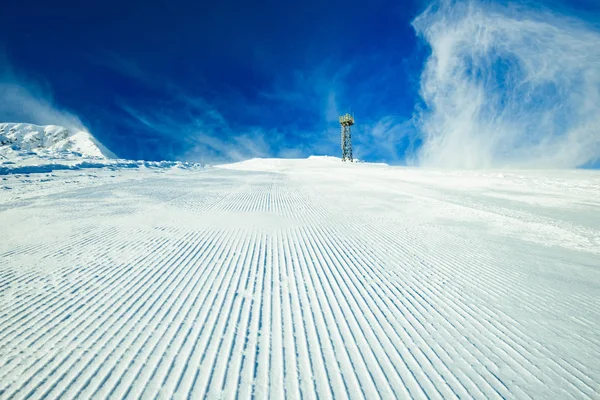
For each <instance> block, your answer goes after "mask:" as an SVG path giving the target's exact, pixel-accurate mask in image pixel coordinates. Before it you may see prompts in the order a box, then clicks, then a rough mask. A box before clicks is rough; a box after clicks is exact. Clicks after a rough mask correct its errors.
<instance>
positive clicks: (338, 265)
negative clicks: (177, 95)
mask: <svg viewBox="0 0 600 400" xmlns="http://www.w3.org/2000/svg"><path fill="white" fill-rule="evenodd" d="M2 179H3V181H2V183H1V184H2V185H3V188H2V190H0V227H2V229H3V232H2V233H3V234H2V241H0V398H2V399H4V398H7V399H8V398H27V397H31V398H42V397H48V398H57V397H61V398H109V397H110V398H123V397H128V398H138V397H141V398H158V397H160V398H171V397H175V398H203V397H208V398H227V399H233V398H241V399H247V398H250V397H251V396H255V397H257V398H266V397H271V398H276V399H280V398H284V397H286V398H301V397H302V398H316V397H317V396H319V397H321V398H331V397H336V398H353V399H354V398H356V399H364V398H367V399H372V398H408V397H413V398H457V397H460V398H481V399H483V398H529V397H531V398H540V399H549V398H599V397H600V361H599V360H600V333H599V332H600V331H599V329H598V326H600V308H598V304H600V269H599V268H600V262H599V260H600V212H599V210H600V197H598V193H600V174H598V172H596V171H554V172H552V171H544V172H535V171H510V172H506V171H489V172H485V173H476V172H464V171H463V172H452V171H445V172H444V171H433V170H430V171H428V170H419V169H407V168H398V167H387V166H383V165H369V164H358V165H357V164H354V165H351V164H342V163H341V162H339V161H337V160H332V159H320V158H313V159H309V160H251V161H248V162H245V163H240V164H234V165H229V166H223V167H221V168H212V169H202V170H181V169H156V170H151V169H140V170H131V169H121V170H119V169H117V170H114V171H108V170H104V169H100V170H79V171H56V172H55V173H52V174H35V175H31V176H29V177H25V176H23V175H16V174H12V175H6V176H4V177H3V178H2Z"/></svg>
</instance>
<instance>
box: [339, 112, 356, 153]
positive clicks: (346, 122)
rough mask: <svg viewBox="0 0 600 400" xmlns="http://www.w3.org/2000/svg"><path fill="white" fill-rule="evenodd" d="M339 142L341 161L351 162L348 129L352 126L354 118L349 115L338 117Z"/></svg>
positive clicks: (350, 140)
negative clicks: (340, 145) (339, 126)
mask: <svg viewBox="0 0 600 400" xmlns="http://www.w3.org/2000/svg"><path fill="white" fill-rule="evenodd" d="M340 125H341V140H342V143H341V144H342V161H350V162H353V161H354V160H353V158H352V134H351V132H350V127H351V126H352V125H354V117H353V116H352V115H350V114H346V115H342V116H341V117H340Z"/></svg>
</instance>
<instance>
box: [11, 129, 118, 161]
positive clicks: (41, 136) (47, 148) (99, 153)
mask: <svg viewBox="0 0 600 400" xmlns="http://www.w3.org/2000/svg"><path fill="white" fill-rule="evenodd" d="M4 146H9V147H12V148H14V149H16V150H24V151H32V152H35V153H40V152H44V153H48V152H49V153H63V152H69V153H78V154H81V155H82V156H84V157H100V158H114V154H113V153H112V152H111V151H110V150H108V149H107V148H106V147H104V146H103V145H102V144H101V143H100V142H99V141H98V140H96V138H94V137H93V136H92V135H91V134H89V133H88V132H85V131H81V130H76V129H69V128H65V127H63V126H57V125H45V126H40V125H34V124H26V123H0V147H4Z"/></svg>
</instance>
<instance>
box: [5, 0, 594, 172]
mask: <svg viewBox="0 0 600 400" xmlns="http://www.w3.org/2000/svg"><path fill="white" fill-rule="evenodd" d="M442 3H448V4H450V3H452V4H454V3H460V2H455V1H452V2H450V0H443V1H442ZM528 3H530V2H528ZM493 4H494V2H484V3H482V2H479V5H480V6H481V8H482V9H484V10H486V11H485V12H493V10H494V8H493ZM502 4H503V7H504V3H502ZM514 4H518V3H514ZM428 5H429V3H428V2H426V1H420V0H415V1H386V0H373V1H369V2H356V1H350V2H341V1H329V2H323V1H304V2H282V1H259V2H252V3H244V2H239V1H233V0H226V1H221V2H212V3H207V2H198V1H178V2H172V1H152V0H150V1H119V2H116V1H104V2H97V3H95V2H80V1H66V0H58V1H55V2H45V1H40V0H37V1H31V0H24V1H20V2H9V3H7V4H5V5H3V10H2V11H3V17H4V18H3V22H2V25H3V29H2V33H1V36H0V53H1V54H0V61H1V62H2V64H3V65H2V70H1V71H0V72H2V79H3V80H4V81H5V82H7V81H10V82H11V83H13V84H16V85H18V87H19V88H22V89H23V90H24V91H25V92H26V95H23V96H17V97H16V98H17V99H23V98H24V97H27V98H30V97H33V98H36V99H41V101H43V102H44V105H43V106H41V107H42V108H44V107H46V108H51V109H52V112H37V111H32V110H30V108H31V107H30V105H29V104H28V102H27V101H24V100H21V102H20V103H19V101H15V102H14V103H15V104H12V105H11V106H6V107H3V108H0V120H7V121H8V120H11V121H24V120H27V122H33V123H39V124H50V123H59V122H60V121H61V119H60V118H56V115H57V113H58V114H60V116H61V118H62V117H63V116H64V115H65V114H66V115H68V116H69V117H71V116H72V117H73V118H74V119H76V120H77V121H78V122H80V123H81V125H83V126H85V127H86V128H87V129H89V131H90V132H92V133H93V134H94V135H95V136H96V137H97V138H98V139H99V140H100V141H101V142H103V143H104V144H105V145H106V146H107V147H109V148H110V149H111V150H113V151H114V152H115V153H116V154H117V155H118V156H120V157H124V158H133V159H148V160H159V159H178V160H189V161H200V162H210V163H218V162H228V161H236V160H241V159H246V158H250V157H257V156H259V157H266V156H273V157H306V156H309V155H311V154H328V155H338V153H339V128H338V123H337V116H338V115H339V114H340V113H345V112H347V111H351V112H353V113H354V114H355V115H356V120H357V126H356V127H355V130H354V136H353V141H354V146H355V153H356V155H357V156H358V157H359V158H362V159H365V160H368V161H385V162H389V163H393V164H398V163H400V164H402V163H405V162H407V161H411V160H410V158H411V155H412V154H415V152H416V151H418V149H419V148H420V147H421V146H422V142H423V141H424V140H430V138H431V137H435V135H436V134H440V132H441V131H445V128H441V130H440V128H439V127H436V126H435V124H432V123H429V124H424V123H423V121H427V122H432V121H434V120H435V118H436V115H431V112H432V110H433V112H434V113H435V112H437V113H438V114H439V110H440V105H442V104H447V103H448V101H447V100H449V99H444V101H440V99H438V98H437V97H436V98H434V99H433V100H432V99H429V101H428V99H427V96H424V93H423V87H424V79H423V72H424V71H426V69H425V68H426V65H427V60H428V57H429V56H430V55H431V53H432V50H431V49H432V47H435V43H434V42H430V41H435V40H438V41H440V40H442V39H440V38H438V37H433V36H432V37H429V39H428V36H427V32H428V30H427V29H428V27H430V26H434V24H435V23H439V21H440V19H439V18H438V17H439V16H437V17H435V18H431V19H430V20H427V19H425V20H426V23H427V24H429V25H427V27H421V31H419V27H416V28H415V27H413V25H412V23H413V21H414V20H415V18H417V17H418V16H419V15H420V14H421V13H423V12H424V11H425V10H426V8H427V6H428ZM452 7H454V8H452V10H450V9H448V10H447V11H445V13H446V14H444V15H443V16H444V17H449V18H453V17H452V16H453V15H455V14H457V13H456V12H455V11H456V9H457V8H456V7H455V6H452ZM534 8H535V9H536V10H538V11H539V10H540V8H545V9H547V10H549V11H548V12H550V13H552V14H553V15H554V14H557V15H565V14H568V15H571V16H572V15H575V14H577V17H578V18H581V19H582V20H584V21H587V23H590V25H589V27H588V29H590V30H591V31H594V30H595V29H597V25H594V24H593V23H594V21H597V20H598V19H597V16H598V12H599V11H600V7H598V5H596V4H595V2H594V1H591V0H579V1H578V2H577V3H571V5H570V6H569V8H568V9H567V8H565V6H564V5H563V4H561V3H558V2H552V3H544V4H543V5H536V6H535V7H534ZM509 9H510V8H506V10H509ZM502 12H503V13H508V11H502ZM436 18H437V19H436ZM515 18H517V19H518V18H519V17H518V16H517V17H515ZM532 18H533V19H535V18H540V17H539V15H538V16H534V17H532ZM446 19H448V18H446ZM590 21H591V22H590ZM443 23H447V21H446V20H444V22H443ZM556 24H558V25H561V24H562V25H564V24H566V23H565V22H562V20H557V22H556ZM592 61H593V60H592ZM494 65H498V64H494ZM436 68H438V70H439V68H440V67H439V66H437V67H436ZM491 68H497V67H491ZM573 74H583V72H573ZM578 76H579V75H577V76H575V75H574V79H576V78H577V77H578ZM586 76H587V75H586ZM552 79H555V78H552ZM498 81H499V82H500V81H502V79H499V80H498ZM425 83H427V82H425ZM551 83H552V84H553V85H556V82H551ZM436 84H439V83H436ZM543 85H546V86H547V82H544V83H543ZM544 87H545V86H544ZM486 88H487V86H486ZM535 89H536V91H538V92H539V90H538V89H539V88H535ZM19 90H20V89H19ZM453 90H456V89H455V88H453ZM470 97H472V96H471V95H465V98H470ZM450 100H452V99H450ZM562 100H563V99H559V101H557V103H556V104H553V105H548V107H551V106H552V107H554V106H557V104H558V103H559V102H560V101H562ZM452 101H455V102H456V100H452ZM536 107H537V108H539V105H536ZM34 108H35V110H38V109H39V108H40V106H39V105H36V106H35V107H34ZM46 108H44V110H45V109H46ZM54 111H56V112H57V113H55V112H54ZM428 113H429V114H428ZM437 116H438V117H439V115H437ZM53 118H55V119H58V121H54V120H53ZM478 118H480V117H478ZM490 118H492V117H490ZM494 118H497V116H495V117H494ZM582 118H583V117H582ZM479 122H480V121H479ZM586 122H589V121H587V120H586ZM444 123H446V124H447V123H448V122H447V121H445V122H444ZM450 125H451V123H450ZM524 126H525V125H524ZM427 129H429V130H430V131H432V132H434V130H435V129H437V130H436V131H435V132H434V133H431V134H430V133H428V132H429V131H427ZM424 132H425V133H424ZM442 134H445V133H443V132H442ZM450 139H452V137H451V136H450ZM473 139H474V138H472V137H467V138H466V139H465V140H470V141H471V142H477V140H473ZM475 139H477V138H475ZM521 139H522V138H521ZM518 140H520V139H518ZM536 140H538V138H536ZM449 142H451V141H449V140H446V139H444V141H443V143H449ZM460 143H463V142H460ZM461 146H463V147H464V144H461ZM510 146H515V144H514V143H511V144H510ZM425 147H427V146H425ZM488 147H489V146H488ZM588 147H589V145H588ZM428 148H432V149H434V150H435V151H434V152H433V154H434V155H436V157H437V156H438V155H440V157H438V158H440V159H441V157H442V156H446V153H448V151H450V152H452V154H456V152H454V150H453V149H452V148H451V147H448V148H445V149H444V151H443V152H442V151H439V149H438V148H436V147H431V146H429V147H428ZM474 151H479V152H481V151H485V148H483V149H481V148H478V149H476V150H474ZM594 151H595V150H594ZM436 152H437V153H436ZM438 153H439V154H438ZM427 154H430V153H427ZM486 157H487V158H486ZM490 157H496V158H495V159H497V158H498V156H497V155H496V154H495V153H494V154H491V155H487V154H486V155H485V157H483V160H484V161H485V160H487V159H488V158H490ZM461 158H463V157H461ZM480 158H481V157H480ZM578 158H580V159H582V158H585V157H583V156H580V155H579V154H578ZM587 158H588V159H589V158H590V156H587ZM592 158H593V155H592ZM474 159H475V160H476V161H477V162H479V163H481V162H480V161H478V160H479V159H478V158H477V157H475V158H474ZM495 159H494V160H495ZM484 164H485V163H484ZM484 166H485V165H484Z"/></svg>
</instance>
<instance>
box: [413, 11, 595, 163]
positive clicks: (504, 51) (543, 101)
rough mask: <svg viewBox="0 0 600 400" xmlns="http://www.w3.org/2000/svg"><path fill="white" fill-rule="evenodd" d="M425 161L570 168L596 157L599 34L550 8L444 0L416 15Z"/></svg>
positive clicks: (421, 155) (420, 154)
mask: <svg viewBox="0 0 600 400" xmlns="http://www.w3.org/2000/svg"><path fill="white" fill-rule="evenodd" d="M414 27H415V29H416V31H417V32H418V34H419V35H420V36H421V37H423V38H424V39H425V40H426V41H427V43H428V44H429V45H430V46H431V56H430V57H429V59H428V60H427V63H426V66H425V68H424V70H423V73H422V77H421V95H422V97H423V100H424V101H425V103H426V109H425V112H423V113H421V114H420V115H418V116H417V117H416V119H415V122H416V123H417V124H418V126H419V128H420V129H421V133H422V135H423V141H424V142H423V146H422V147H421V148H420V150H419V151H418V153H417V157H418V160H419V162H420V163H421V164H422V165H435V166H443V167H461V168H482V167H498V166H520V167H521V166H525V167H554V168H568V167H576V166H580V165H583V164H586V163H589V162H592V161H593V160H594V159H597V158H598V157H599V156H600V46H599V45H598V43H600V32H599V31H598V29H597V28H596V27H594V26H593V25H588V24H586V23H584V22H583V21H581V20H576V19H573V18H569V17H567V16H561V15H558V14H557V13H552V12H550V11H548V10H547V9H545V10H542V9H541V8H537V9H534V8H528V7H526V6H519V5H515V4H512V5H511V6H510V7H506V6H502V5H499V4H497V3H491V2H484V1H476V0H472V1H453V0H441V1H437V2H435V3H434V4H433V5H431V6H430V7H429V8H428V9H427V10H426V11H425V12H424V13H423V14H422V15H420V16H419V17H418V18H417V19H416V20H415V21H414Z"/></svg>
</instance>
